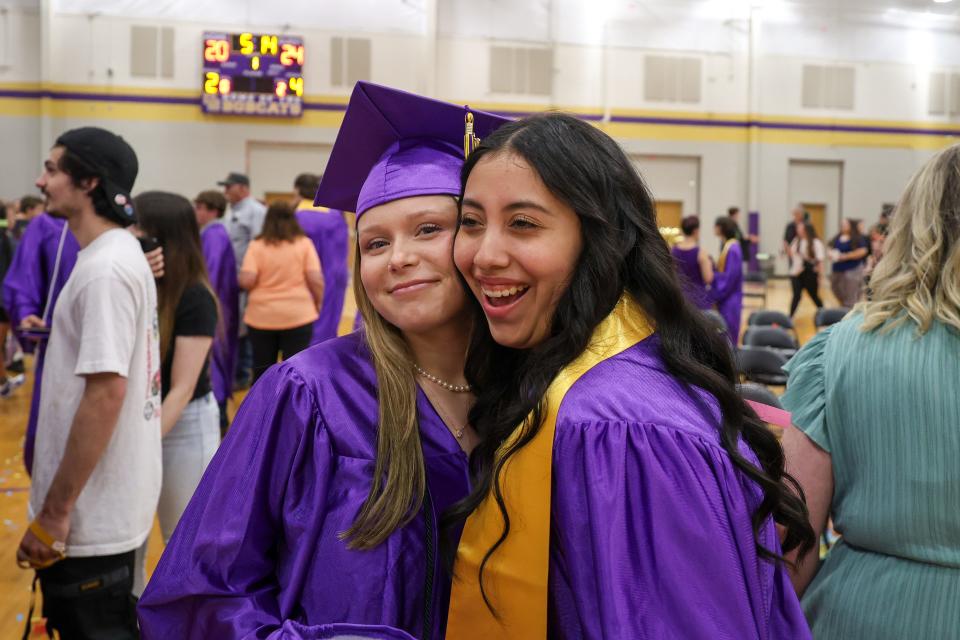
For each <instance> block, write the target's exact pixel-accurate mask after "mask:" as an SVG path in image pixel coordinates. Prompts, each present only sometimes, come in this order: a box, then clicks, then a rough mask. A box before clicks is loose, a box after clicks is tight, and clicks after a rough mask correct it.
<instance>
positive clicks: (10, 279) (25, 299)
mask: <svg viewBox="0 0 960 640" xmlns="http://www.w3.org/2000/svg"><path fill="white" fill-rule="evenodd" d="M31 222H33V221H31ZM43 240H44V238H43V234H42V230H41V228H40V224H39V223H32V224H28V225H27V228H26V229H25V230H24V232H23V236H22V237H21V238H20V243H19V244H18V245H17V249H16V251H14V253H13V260H12V261H11V263H10V267H9V268H8V269H7V275H6V277H5V278H4V280H3V301H4V306H5V308H6V310H7V313H8V314H9V315H10V323H11V325H13V327H14V329H29V328H36V327H43V326H46V325H45V323H44V322H43V319H42V318H41V317H40V315H41V314H42V313H43V305H44V303H45V302H46V298H45V296H46V294H47V291H46V287H44V284H43V282H42V280H41V271H42V267H41V261H42V260H43V256H42V253H43V246H42V244H43ZM49 286H51V287H52V286H54V283H52V282H51V283H50V285H49ZM17 337H18V338H19V340H20V344H21V346H23V347H24V350H26V351H28V352H30V351H32V350H33V342H34V341H35V340H31V339H29V338H28V337H27V336H23V335H22V334H18V336H17Z"/></svg>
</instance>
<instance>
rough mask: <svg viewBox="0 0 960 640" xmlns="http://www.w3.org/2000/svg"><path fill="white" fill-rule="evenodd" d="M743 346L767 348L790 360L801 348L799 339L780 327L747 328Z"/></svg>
mask: <svg viewBox="0 0 960 640" xmlns="http://www.w3.org/2000/svg"><path fill="white" fill-rule="evenodd" d="M743 344H744V346H747V347H767V348H769V349H773V350H775V351H779V352H780V353H782V354H783V355H784V357H786V358H788V359H789V358H791V357H792V356H793V355H794V354H795V353H796V352H797V350H798V349H799V348H800V345H799V344H797V339H796V338H795V337H793V335H792V334H791V333H790V332H789V331H787V330H786V329H781V328H780V327H758V326H752V327H747V331H746V333H744V334H743Z"/></svg>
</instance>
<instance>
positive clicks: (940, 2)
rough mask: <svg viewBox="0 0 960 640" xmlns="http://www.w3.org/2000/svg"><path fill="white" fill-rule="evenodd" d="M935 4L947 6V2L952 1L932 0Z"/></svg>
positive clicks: (950, 0) (951, 0)
mask: <svg viewBox="0 0 960 640" xmlns="http://www.w3.org/2000/svg"><path fill="white" fill-rule="evenodd" d="M933 1H934V2H936V3H937V4H947V3H948V2H953V0H933Z"/></svg>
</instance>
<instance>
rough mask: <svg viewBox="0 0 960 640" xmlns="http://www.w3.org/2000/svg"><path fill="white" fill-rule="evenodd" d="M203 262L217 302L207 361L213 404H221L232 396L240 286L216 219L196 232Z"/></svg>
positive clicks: (227, 239) (225, 236)
mask: <svg viewBox="0 0 960 640" xmlns="http://www.w3.org/2000/svg"><path fill="white" fill-rule="evenodd" d="M200 244H201V246H202V249H203V259H204V261H205V262H206V263H207V274H208V275H209V276H210V284H211V285H213V290H214V291H215V292H216V294H217V298H218V299H219V301H220V319H221V321H220V326H219V327H218V329H217V337H216V339H215V340H214V341H213V349H212V355H211V360H210V364H211V367H210V385H211V386H212V387H213V395H214V396H215V397H216V398H217V404H223V403H224V402H226V401H227V399H228V398H230V396H231V394H232V393H233V372H234V371H236V370H237V342H238V338H237V336H238V335H239V334H238V330H239V328H238V326H237V323H238V322H239V309H240V307H239V305H240V302H239V299H240V286H239V284H238V283H237V260H236V257H234V255H233V245H232V244H231V243H230V234H229V233H228V232H227V228H226V227H225V226H224V225H223V223H222V222H221V221H220V220H214V221H213V222H211V223H209V224H208V225H206V226H205V227H204V228H203V231H201V232H200Z"/></svg>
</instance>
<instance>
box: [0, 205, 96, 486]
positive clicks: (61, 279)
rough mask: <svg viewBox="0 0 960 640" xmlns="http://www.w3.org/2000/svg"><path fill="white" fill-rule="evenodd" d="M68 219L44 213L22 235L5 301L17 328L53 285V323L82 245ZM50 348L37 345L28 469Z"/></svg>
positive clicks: (29, 346) (27, 347) (38, 310)
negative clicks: (59, 300)
mask: <svg viewBox="0 0 960 640" xmlns="http://www.w3.org/2000/svg"><path fill="white" fill-rule="evenodd" d="M65 225H66V221H64V220H61V219H59V218H54V217H53V216H51V215H50V214H48V213H41V214H40V215H39V216H37V217H36V218H34V219H33V220H31V221H30V224H28V225H27V228H26V229H25V230H24V232H23V236H22V237H21V238H20V243H19V244H18V245H17V251H16V253H14V255H13V262H12V263H11V264H10V268H9V269H8V270H7V276H6V278H5V279H4V281H3V300H4V304H5V305H6V309H7V313H9V314H10V322H11V324H12V325H13V327H14V330H16V327H17V326H19V325H20V323H21V322H22V321H23V319H24V318H25V317H27V316H29V315H35V316H40V315H41V314H43V312H44V306H45V305H46V304H47V297H48V296H49V295H50V287H51V286H52V287H53V297H52V298H51V299H50V308H49V309H47V310H46V312H47V315H46V318H44V319H45V320H46V321H47V324H48V326H49V324H50V321H51V319H52V318H53V308H54V306H55V305H56V302H57V298H58V297H59V296H60V291H61V290H62V289H63V285H65V284H66V283H67V279H68V278H69V277H70V273H71V272H73V267H74V265H75V264H76V263H77V254H78V253H79V252H80V245H79V244H77V239H76V238H74V236H73V233H72V232H71V231H70V230H69V229H68V230H67V233H66V235H64V234H63V228H64V226H65ZM61 237H62V238H63V249H62V251H61V255H60V268H59V270H57V273H56V279H54V273H53V272H54V266H55V264H56V261H57V248H58V247H59V246H60V238H61ZM20 343H21V345H22V346H23V349H24V351H27V352H31V351H33V348H34V345H36V344H37V343H35V342H34V341H32V340H28V339H27V338H25V337H23V336H20ZM46 350H47V343H46V341H41V342H40V343H39V345H38V346H37V357H36V362H35V364H34V382H33V398H32V399H31V401H30V416H29V418H28V419H27V432H26V439H25V441H24V445H23V462H24V465H25V466H26V468H27V472H28V473H29V472H30V470H31V469H32V468H33V443H34V438H35V436H36V433H37V415H38V414H39V411H40V382H41V379H42V378H43V360H44V354H45V353H46Z"/></svg>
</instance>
